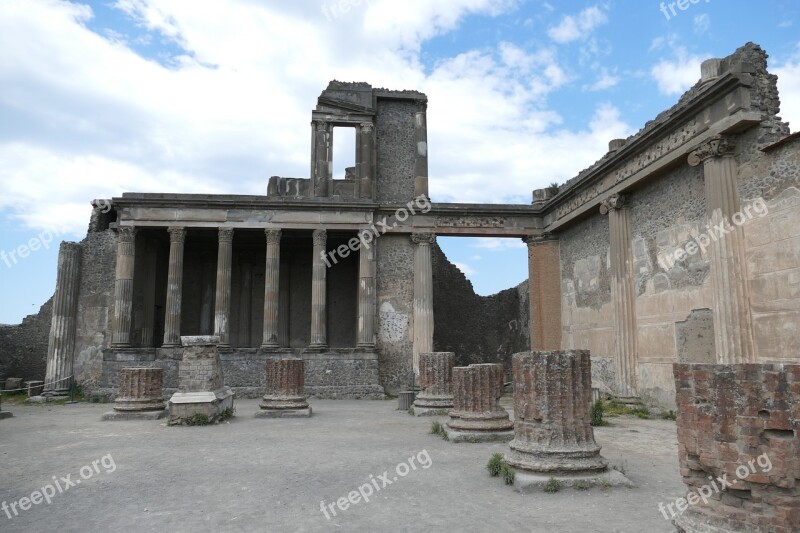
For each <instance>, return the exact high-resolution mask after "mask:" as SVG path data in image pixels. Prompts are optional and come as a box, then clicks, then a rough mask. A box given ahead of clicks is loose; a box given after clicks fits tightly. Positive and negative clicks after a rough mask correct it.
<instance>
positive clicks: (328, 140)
mask: <svg viewBox="0 0 800 533" xmlns="http://www.w3.org/2000/svg"><path fill="white" fill-rule="evenodd" d="M312 125H313V126H314V174H313V176H312V179H313V182H314V183H313V187H314V196H318V197H324V196H329V195H330V191H329V190H328V183H329V181H330V180H331V178H332V176H333V174H332V172H333V168H332V164H333V142H332V140H333V139H332V137H333V128H332V127H331V125H330V123H328V122H323V121H314V122H312Z"/></svg>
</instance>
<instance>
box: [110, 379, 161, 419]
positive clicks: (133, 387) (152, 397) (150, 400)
mask: <svg viewBox="0 0 800 533" xmlns="http://www.w3.org/2000/svg"><path fill="white" fill-rule="evenodd" d="M163 384H164V370H163V369H161V368H123V369H122V370H120V371H119V395H118V396H117V398H116V399H115V400H114V410H113V411H111V412H108V413H105V414H104V415H103V417H102V419H103V420H158V419H161V418H164V417H165V416H167V411H166V404H165V403H164V397H163Z"/></svg>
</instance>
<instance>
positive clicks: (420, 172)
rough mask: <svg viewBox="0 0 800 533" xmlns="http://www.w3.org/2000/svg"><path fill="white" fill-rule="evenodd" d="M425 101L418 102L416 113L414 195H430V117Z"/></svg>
mask: <svg viewBox="0 0 800 533" xmlns="http://www.w3.org/2000/svg"><path fill="white" fill-rule="evenodd" d="M427 107H428V105H427V104H426V103H425V102H418V103H417V111H416V113H415V114H414V147H415V149H416V150H415V151H416V154H415V156H416V157H415V160H414V197H416V198H418V197H420V196H424V197H426V198H427V197H428V118H427V111H426V110H427Z"/></svg>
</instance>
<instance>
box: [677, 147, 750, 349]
mask: <svg viewBox="0 0 800 533" xmlns="http://www.w3.org/2000/svg"><path fill="white" fill-rule="evenodd" d="M735 150H736V145H735V143H734V140H733V139H731V138H728V137H715V138H714V139H711V140H710V141H708V142H706V143H704V144H702V145H701V146H699V147H698V148H697V149H696V150H695V151H693V152H692V153H691V154H690V155H689V164H690V165H692V166H698V165H700V164H701V163H702V164H703V172H704V174H705V189H706V207H707V211H708V227H709V236H710V237H711V243H710V245H709V247H708V258H709V262H710V264H711V265H710V266H711V291H712V296H713V304H714V309H713V313H714V345H715V347H716V351H717V363H720V364H729V363H750V362H755V360H756V354H755V348H754V344H753V319H752V316H751V310H750V294H749V287H748V283H747V263H746V262H745V254H744V229H743V228H742V227H741V226H740V225H736V224H732V223H731V221H732V220H733V216H734V215H736V214H737V213H739V210H740V208H741V205H740V201H739V194H738V192H737V189H736V185H737V173H738V172H737V170H738V169H737V165H736V160H735V159H734V152H735ZM716 228H721V229H723V230H724V231H725V232H726V233H724V234H720V233H721V232H720V231H719V230H718V229H716Z"/></svg>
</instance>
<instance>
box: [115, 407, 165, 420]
mask: <svg viewBox="0 0 800 533" xmlns="http://www.w3.org/2000/svg"><path fill="white" fill-rule="evenodd" d="M168 414H169V411H167V410H166V409H162V410H160V411H132V412H127V413H122V412H119V411H108V412H107V413H103V416H101V417H100V420H103V421H104V422H107V421H109V420H161V419H162V418H166V416H167V415H168Z"/></svg>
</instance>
